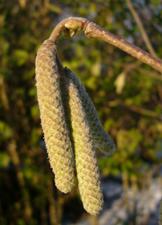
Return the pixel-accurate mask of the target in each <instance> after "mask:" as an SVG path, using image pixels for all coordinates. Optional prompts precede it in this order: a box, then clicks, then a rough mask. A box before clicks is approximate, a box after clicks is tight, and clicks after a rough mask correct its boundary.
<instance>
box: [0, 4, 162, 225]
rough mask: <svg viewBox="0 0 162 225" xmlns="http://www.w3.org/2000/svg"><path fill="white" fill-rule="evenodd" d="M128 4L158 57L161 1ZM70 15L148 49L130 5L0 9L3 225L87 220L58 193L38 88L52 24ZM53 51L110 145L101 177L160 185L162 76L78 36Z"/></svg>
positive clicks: (74, 196)
mask: <svg viewBox="0 0 162 225" xmlns="http://www.w3.org/2000/svg"><path fill="white" fill-rule="evenodd" d="M132 3H133V5H134V7H135V9H136V11H137V12H138V14H139V16H140V18H141V21H142V22H143V25H144V27H145V30H146V33H147V34H148V37H149V40H150V42H151V43H152V46H153V49H154V51H155V52H156V54H157V56H158V57H159V58H162V47H161V46H162V26H161V21H162V3H161V1H160V0H143V1H142V0H141V1H140V0H134V1H132ZM71 15H73V16H81V17H86V18H88V19H90V20H93V21H94V22H96V23H98V24H99V25H101V26H102V27H104V28H105V29H107V30H109V31H110V32H112V33H114V34H117V35H120V36H122V37H124V38H126V39H127V40H128V41H130V42H131V43H134V44H136V45H137V46H139V47H141V48H143V49H144V50H147V46H146V45H145V43H144V40H143V37H142V35H141V33H140V31H139V27H138V26H137V24H136V22H135V20H134V17H133V16H132V13H131V12H130V9H129V7H128V4H127V1H124V0H114V1H113V0H107V1H104V0H94V1H90V0H83V1H77V0H73V1H72V0H63V1H54V0H53V1H50V0H12V1H10V0H0V225H25V224H30V225H37V224H40V225H59V224H71V223H66V220H70V221H72V222H73V221H76V220H79V218H80V217H82V216H83V215H86V213H85V212H84V211H83V209H82V205H81V201H80V199H79V195H78V192H77V188H76V190H74V192H73V193H71V194H69V195H63V194H61V193H59V192H58V191H57V190H56V188H55V186H54V181H53V180H54V179H53V174H52V172H51V169H50V167H49V162H48V160H47V154H46V150H45V147H44V143H43V135H42V129H41V125H40V118H39V109H38V104H37V97H36V88H35V71H34V70H35V68H34V66H35V65H34V64H35V56H36V51H37V48H38V47H39V45H40V44H41V43H42V42H43V40H45V39H46V38H48V36H49V34H50V32H51V31H52V29H53V27H54V25H55V24H57V23H58V22H59V21H60V20H61V19H63V18H65V17H67V16H71ZM58 51H59V55H60V58H61V60H62V63H63V64H64V65H66V66H68V67H69V68H70V69H71V70H72V71H74V72H75V73H76V74H77V75H78V77H80V79H81V80H82V82H83V83H84V84H85V86H86V88H87V91H88V93H89V95H90V96H91V98H92V99H93V101H94V103H95V106H96V108H97V111H98V113H99V117H100V119H101V121H102V123H103V125H104V128H105V130H106V131H107V132H109V133H110V134H111V136H112V137H113V139H114V140H115V142H116V146H117V151H116V153H115V154H113V156H111V157H103V156H101V157H99V158H100V159H99V165H100V169H101V174H102V176H103V177H104V178H109V177H113V178H114V177H115V178H119V179H120V180H121V182H122V185H123V186H124V187H126V188H127V187H132V186H135V187H137V188H138V189H142V188H143V187H144V186H145V185H147V182H148V181H152V179H153V177H154V176H159V170H160V164H161V162H162V75H161V74H159V73H158V72H156V71H154V70H153V69H151V68H150V67H148V66H147V65H144V64H141V63H139V62H137V61H136V60H135V59H134V58H132V57H130V56H129V55H127V54H125V53H123V52H122V51H120V50H119V49H117V48H114V47H112V46H110V45H108V44H105V43H103V42H100V41H97V40H93V39H87V38H85V37H84V36H83V35H77V36H76V37H74V38H72V39H71V38H69V37H68V36H62V37H61V38H60V41H59V43H58ZM96 221H97V220H95V222H92V224H97V222H96ZM107 224H108V225H109V223H107ZM129 224H135V223H131V222H130V223H129ZM155 225H156V224H155Z"/></svg>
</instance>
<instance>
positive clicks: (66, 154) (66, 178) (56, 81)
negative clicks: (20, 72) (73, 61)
mask: <svg viewBox="0 0 162 225" xmlns="http://www.w3.org/2000/svg"><path fill="white" fill-rule="evenodd" d="M36 87H37V97H38V103H39V108H40V116H41V123H42V128H43V132H44V138H45V143H46V146H47V151H48V157H49V161H50V165H51V167H52V170H53V172H54V174H55V184H56V186H57V188H58V189H59V190H60V191H62V192H64V193H67V192H70V191H71V190H72V188H73V186H74V183H75V179H74V158H73V151H72V146H71V141H70V135H69V130H68V127H67V121H66V115H65V110H64V105H63V101H62V93H61V89H60V72H59V68H58V65H57V58H56V46H55V45H54V43H53V42H52V41H50V40H46V41H45V42H44V43H43V44H42V45H41V47H40V48H39V50H38V53H37V57H36Z"/></svg>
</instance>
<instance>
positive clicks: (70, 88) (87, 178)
mask: <svg viewBox="0 0 162 225" xmlns="http://www.w3.org/2000/svg"><path fill="white" fill-rule="evenodd" d="M73 78H74V77H71V76H70V73H69V71H67V72H66V73H64V84H65V85H66V88H64V90H67V92H68V102H69V108H70V118H71V126H72V136H73V141H74V150H75V162H76V172H77V179H78V186H79V191H80V195H81V199H82V202H83V206H84V208H85V210H86V211H87V212H89V213H90V214H92V215H97V214H98V213H99V211H100V210H101V209H102V206H103V196H102V191H101V185H100V174H99V170H98V166H97V158H96V155H95V145H94V139H93V137H92V130H91V127H90V126H89V122H88V119H87V115H86V111H85V108H84V105H83V104H82V99H81V96H80V92H79V89H78V88H77V86H76V85H75V82H74V79H73Z"/></svg>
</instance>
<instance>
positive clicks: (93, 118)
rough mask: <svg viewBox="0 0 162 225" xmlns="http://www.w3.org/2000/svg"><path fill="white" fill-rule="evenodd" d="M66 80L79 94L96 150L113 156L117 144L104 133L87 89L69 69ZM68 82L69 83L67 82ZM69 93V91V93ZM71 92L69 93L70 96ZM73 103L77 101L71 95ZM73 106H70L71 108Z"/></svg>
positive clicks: (66, 69)
mask: <svg viewBox="0 0 162 225" xmlns="http://www.w3.org/2000/svg"><path fill="white" fill-rule="evenodd" d="M64 79H65V80H69V79H70V82H71V83H73V89H74V90H75V91H76V92H78V96H79V97H80V103H81V104H82V108H83V109H84V111H85V117H86V119H87V121H88V124H89V127H90V136H91V138H92V139H93V143H94V148H95V150H100V151H102V152H105V153H106V154H112V153H113V152H114V150H115V144H114V142H113V140H112V139H111V137H110V136H109V135H108V134H107V133H106V132H105V131H104V129H103V126H102V124H101V122H100V120H99V117H98V115H97V111H96V109H95V106H94V104H93V102H92V101H91V99H90V97H89V95H88V93H87V91H86V89H85V87H84V86H83V84H82V83H81V81H80V80H79V78H78V77H77V76H75V74H74V73H73V72H72V71H71V70H69V69H68V68H65V69H64ZM66 82H68V81H66ZM68 92H69V91H68ZM70 94H71V92H69V95H70ZM69 98H70V99H71V101H73V102H74V101H75V95H70V96H69ZM71 107H72V106H70V108H71Z"/></svg>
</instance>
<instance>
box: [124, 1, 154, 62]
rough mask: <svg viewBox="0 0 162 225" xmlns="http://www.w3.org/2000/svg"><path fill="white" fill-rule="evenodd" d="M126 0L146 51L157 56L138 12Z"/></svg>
mask: <svg viewBox="0 0 162 225" xmlns="http://www.w3.org/2000/svg"><path fill="white" fill-rule="evenodd" d="M126 1H127V5H128V8H129V10H130V12H131V14H132V16H133V17H134V20H135V22H136V24H137V26H138V28H139V30H140V32H141V35H142V38H143V40H144V42H145V44H146V47H147V49H148V51H149V52H150V53H151V55H153V56H154V57H156V58H157V55H156V52H155V51H154V48H153V47H152V44H151V42H150V40H149V37H148V35H147V33H146V31H145V28H144V26H143V23H142V21H141V19H140V17H139V15H138V13H137V12H136V10H135V8H134V6H133V4H132V2H131V0H126Z"/></svg>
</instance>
